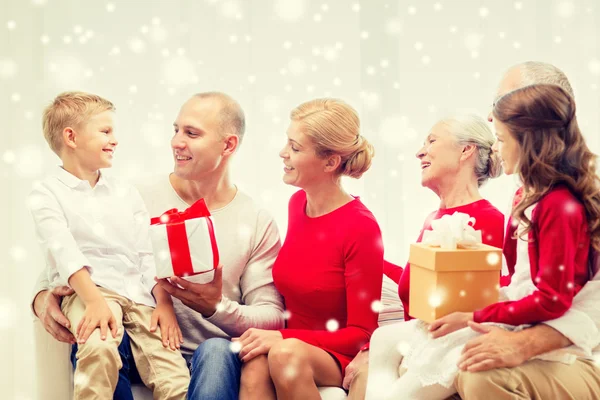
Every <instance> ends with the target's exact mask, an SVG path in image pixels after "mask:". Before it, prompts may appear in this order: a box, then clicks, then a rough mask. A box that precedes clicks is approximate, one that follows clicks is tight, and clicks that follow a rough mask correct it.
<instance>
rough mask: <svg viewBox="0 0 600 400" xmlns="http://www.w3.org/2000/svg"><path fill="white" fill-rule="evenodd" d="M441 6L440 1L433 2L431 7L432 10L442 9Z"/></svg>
mask: <svg viewBox="0 0 600 400" xmlns="http://www.w3.org/2000/svg"><path fill="white" fill-rule="evenodd" d="M442 8H443V7H442V3H435V4H434V5H433V9H434V11H442Z"/></svg>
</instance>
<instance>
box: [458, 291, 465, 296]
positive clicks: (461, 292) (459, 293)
mask: <svg viewBox="0 0 600 400" xmlns="http://www.w3.org/2000/svg"><path fill="white" fill-rule="evenodd" d="M458 295H459V296H460V297H465V296H466V295H467V292H466V291H464V290H461V291H460V292H458Z"/></svg>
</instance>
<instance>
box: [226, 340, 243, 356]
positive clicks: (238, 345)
mask: <svg viewBox="0 0 600 400" xmlns="http://www.w3.org/2000/svg"><path fill="white" fill-rule="evenodd" d="M229 350H231V352H232V353H235V354H238V353H239V352H240V351H242V342H239V341H235V342H231V343H230V344H229Z"/></svg>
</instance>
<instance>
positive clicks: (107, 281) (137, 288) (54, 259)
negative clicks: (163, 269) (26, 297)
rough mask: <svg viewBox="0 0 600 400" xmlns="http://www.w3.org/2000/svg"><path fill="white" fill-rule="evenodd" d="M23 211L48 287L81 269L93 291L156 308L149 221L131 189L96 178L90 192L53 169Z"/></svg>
mask: <svg viewBox="0 0 600 400" xmlns="http://www.w3.org/2000/svg"><path fill="white" fill-rule="evenodd" d="M28 205H29V209H30V211H31V214H32V216H33V219H34V222H35V227H36V233H37V237H38V240H39V242H40V244H41V246H42V250H43V254H44V257H45V260H46V264H47V278H48V282H49V286H50V287H55V286H67V285H68V281H69V278H70V277H71V275H73V274H74V273H75V272H77V271H79V270H80V269H81V268H84V267H85V268H87V269H88V271H89V272H90V275H91V278H92V281H93V282H94V283H95V284H96V285H98V286H100V287H103V288H105V289H108V290H112V291H114V292H116V293H118V294H119V295H121V296H123V297H126V298H128V299H130V300H133V301H135V302H136V303H140V304H145V305H148V306H152V307H154V306H155V305H156V303H155V300H154V297H153V296H152V294H151V292H152V288H153V287H154V285H155V282H154V276H155V275H156V272H155V266H154V257H153V254H152V247H151V243H150V238H149V235H148V229H149V226H150V220H149V217H148V213H147V211H146V208H145V206H144V202H143V201H142V198H141V197H140V195H139V193H138V191H137V190H136V189H135V188H134V187H133V186H130V185H126V184H123V183H121V182H118V181H115V180H113V179H110V178H107V177H105V176H104V174H101V175H100V179H99V180H98V183H96V185H95V186H94V187H93V188H92V187H91V186H90V184H89V182H88V181H84V180H81V179H79V178H77V177H75V176H74V175H72V174H70V173H69V172H67V171H65V170H64V169H63V168H62V167H57V168H56V170H55V171H54V173H53V174H52V175H51V176H49V177H48V178H47V179H45V180H44V181H42V182H41V183H40V184H37V185H36V187H35V188H34V189H33V191H32V192H31V194H30V195H29V198H28Z"/></svg>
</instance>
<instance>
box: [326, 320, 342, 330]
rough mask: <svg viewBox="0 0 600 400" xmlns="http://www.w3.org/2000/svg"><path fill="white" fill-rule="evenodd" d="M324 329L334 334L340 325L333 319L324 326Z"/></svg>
mask: <svg viewBox="0 0 600 400" xmlns="http://www.w3.org/2000/svg"><path fill="white" fill-rule="evenodd" d="M325 327H326V328H327V330H328V331H329V332H335V331H337V330H338V329H339V327H340V323H339V322H338V321H336V320H335V319H330V320H329V321H327V323H326V324H325Z"/></svg>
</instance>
